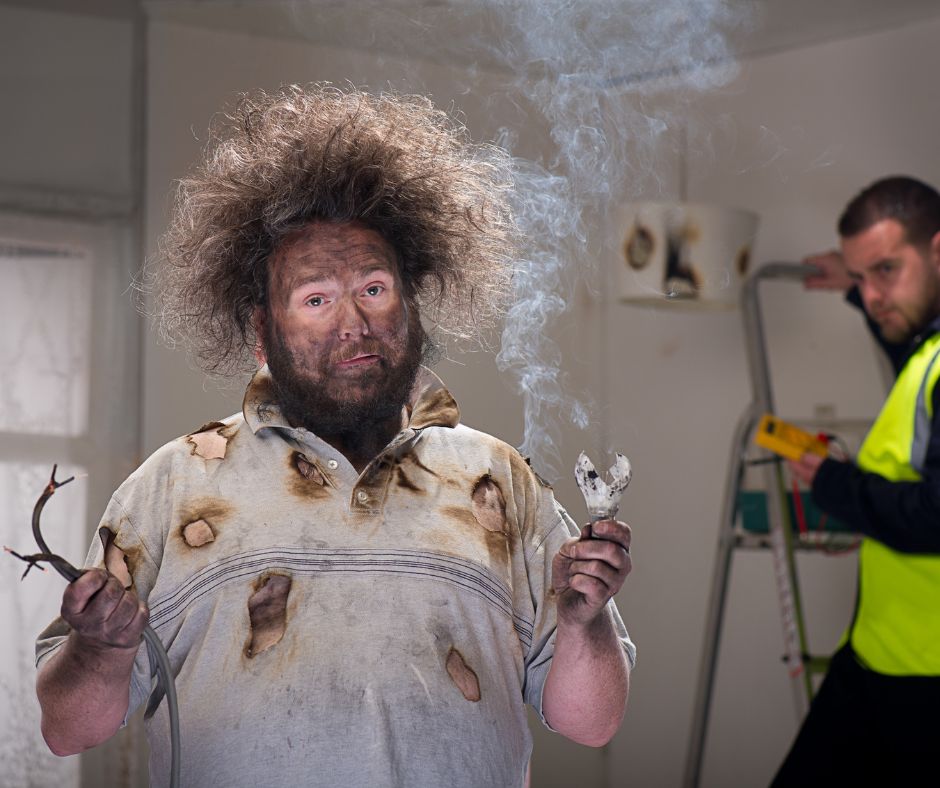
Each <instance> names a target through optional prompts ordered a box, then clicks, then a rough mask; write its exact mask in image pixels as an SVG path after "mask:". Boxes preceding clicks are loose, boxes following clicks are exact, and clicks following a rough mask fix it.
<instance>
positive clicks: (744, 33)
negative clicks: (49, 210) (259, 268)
mask: <svg viewBox="0 0 940 788" xmlns="http://www.w3.org/2000/svg"><path fill="white" fill-rule="evenodd" d="M591 2H592V0H585V7H590V3H591ZM635 3H636V0H632V2H630V3H628V2H627V0H625V2H624V7H626V6H627V5H634V7H635ZM0 4H3V5H14V6H23V7H28V8H33V9H45V10H49V11H58V12H66V13H73V14H74V13H80V14H85V15H92V16H104V17H112V18H124V19H130V18H133V16H134V15H135V13H137V12H138V11H139V10H140V9H143V10H144V12H145V13H146V14H147V16H148V17H149V18H151V19H156V20H162V21H170V22H176V23H180V24H187V25H194V26H198V27H206V28H211V29H215V30H227V31H232V32H240V33H246V34H254V35H266V36H280V37H285V38H291V39H300V40H306V41H309V42H312V43H315V44H325V45H333V46H338V47H341V48H368V49H370V50H372V51H377V52H382V53H385V54H390V55H394V54H397V53H400V52H401V51H402V44H403V42H406V43H407V44H408V49H407V51H408V52H409V54H410V55H411V56H414V57H423V58H425V59H430V60H441V61H445V60H446V61H448V62H457V63H460V62H461V61H468V62H469V61H470V60H472V61H473V62H474V63H476V64H478V65H482V66H486V65H488V64H487V63H486V62H485V57H483V59H482V60H481V56H480V50H479V49H476V50H475V51H474V52H473V53H470V52H469V50H468V49H467V48H466V47H461V46H458V45H457V44H458V42H461V41H464V40H465V39H466V33H467V31H475V32H477V33H478V34H479V35H481V36H483V35H486V33H487V30H488V26H489V27H491V26H492V25H493V24H494V15H493V14H492V13H491V10H489V11H488V10H486V9H492V7H493V6H495V5H498V4H499V3H497V2H495V0H483V2H478V3H471V2H469V0H359V1H358V2H356V0H347V1H346V2H343V1H342V0H82V2H81V3H76V2H75V0H0ZM503 5H506V3H505V2H504V3H503ZM689 5H690V6H691V5H693V3H692V2H691V0H690V2H689ZM725 5H726V6H727V7H728V8H730V9H732V10H734V11H735V14H736V16H737V18H738V19H739V20H744V23H743V24H738V25H737V27H736V28H735V29H728V30H727V38H728V41H729V43H730V46H731V49H732V51H733V52H734V54H735V55H737V56H738V57H742V56H743V57H746V56H754V55H759V54H765V53H769V52H775V51H780V50H786V49H794V48H798V47H803V46H808V45H812V44H818V43H822V42H825V41H831V40H835V39H840V38H849V37H853V36H858V35H863V34H866V33H873V32H877V31H879V30H885V29H889V28H893V27H901V26H904V25H910V24H916V23H917V22H919V21H925V20H928V19H931V18H933V17H938V16H940V3H938V2H937V1H936V0H893V2H886V0H725ZM379 8H381V10H382V12H383V15H382V21H381V23H380V24H377V25H374V26H371V25H370V24H369V20H371V19H374V18H375V15H374V14H371V13H370V9H372V10H375V9H379ZM474 9H478V10H474ZM479 9H483V10H479ZM432 41H433V44H434V46H431V45H430V42H432ZM422 42H423V43H422Z"/></svg>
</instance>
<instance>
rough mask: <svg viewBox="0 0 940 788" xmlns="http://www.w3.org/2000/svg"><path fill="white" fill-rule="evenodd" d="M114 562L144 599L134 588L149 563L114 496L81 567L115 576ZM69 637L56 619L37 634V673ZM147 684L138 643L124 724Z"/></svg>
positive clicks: (147, 668) (150, 571)
mask: <svg viewBox="0 0 940 788" xmlns="http://www.w3.org/2000/svg"><path fill="white" fill-rule="evenodd" d="M125 556H133V558H134V561H133V562H130V561H127V560H126V558H125ZM115 561H118V562H122V563H124V565H125V566H126V567H127V570H128V575H129V582H130V587H131V588H133V589H135V591H137V593H138V595H139V596H141V598H142V599H146V594H142V593H141V591H140V590H138V585H139V584H140V585H144V584H145V582H144V578H145V577H150V576H153V575H154V574H155V570H154V566H153V561H152V560H151V558H150V556H149V553H148V552H147V550H146V548H145V547H144V545H143V543H142V542H141V540H140V538H139V537H138V534H137V531H136V530H135V529H134V527H133V526H132V524H131V521H130V518H129V517H128V515H127V513H126V512H125V510H124V507H123V506H122V505H121V503H120V501H119V499H118V497H117V495H115V496H114V497H113V498H112V499H111V502H110V503H109V504H108V508H107V509H106V510H105V513H104V516H103V517H102V520H101V524H100V525H99V527H98V530H97V531H96V533H95V536H94V538H93V539H92V542H91V546H90V547H89V549H88V554H87V556H86V558H85V563H84V564H83V566H84V568H86V569H92V568H98V569H104V568H107V569H108V570H109V571H111V572H112V574H115V573H117V572H120V568H119V567H116V566H115V563H114V562H115ZM148 587H149V586H148ZM70 633H71V628H70V627H69V625H68V624H66V623H65V621H64V620H63V619H62V617H61V616H59V617H57V618H56V619H55V620H54V621H52V622H51V623H50V624H49V625H48V626H47V627H46V628H45V629H44V630H43V631H42V632H41V633H40V634H39V637H38V638H37V640H36V668H37V669H40V668H41V667H42V666H43V665H44V664H45V663H46V662H47V661H48V660H49V659H50V658H51V657H52V655H53V654H55V653H56V651H58V649H59V648H61V646H62V645H63V644H64V643H65V641H66V640H67V639H68V636H69V634H70ZM151 683H152V681H151V674H150V661H149V658H148V656H147V648H146V645H145V644H144V643H141V646H140V648H139V649H138V651H137V657H136V660H135V662H134V670H133V672H132V674H131V684H130V701H129V704H128V709H127V712H126V714H125V716H124V723H125V724H126V723H127V718H128V717H129V716H130V715H131V714H133V712H134V711H135V710H136V709H137V708H138V707H139V706H140V705H141V704H142V703H143V702H144V701H145V700H146V699H147V697H148V695H149V694H150V689H151Z"/></svg>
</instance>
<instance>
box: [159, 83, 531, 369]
mask: <svg viewBox="0 0 940 788" xmlns="http://www.w3.org/2000/svg"><path fill="white" fill-rule="evenodd" d="M511 189H512V167H511V160H510V157H509V156H508V154H507V153H506V152H505V151H503V150H502V149H500V148H498V147H496V146H494V145H486V144H476V143H473V142H472V141H471V139H470V135H469V132H468V131H467V129H466V127H465V126H463V125H462V124H461V123H459V122H458V121H456V120H454V119H453V118H451V117H449V116H448V115H447V114H446V113H444V112H442V111H440V110H436V109H435V108H434V107H433V106H432V104H431V102H430V101H429V100H428V99H427V98H425V97H421V96H402V95H398V94H394V93H382V94H379V95H373V94H370V93H367V92H365V91H362V90H359V89H354V88H346V89H340V88H337V87H334V86H332V85H329V84H322V83H317V84H314V85H310V86H307V87H299V86H296V85H295V86H290V87H286V88H283V89H281V90H280V91H278V92H277V93H275V94H266V93H264V92H258V93H253V94H249V95H245V96H243V97H242V98H241V99H240V101H239V102H238V104H237V106H236V108H235V110H234V111H233V113H232V114H231V115H227V116H224V118H223V119H222V128H221V129H219V130H218V131H217V133H213V135H212V137H211V138H210V143H209V146H208V149H207V152H206V159H205V162H204V163H203V165H202V166H201V167H200V168H199V169H198V170H197V171H196V172H195V173H194V174H192V175H190V176H189V177H186V178H184V179H183V180H182V181H181V182H180V184H179V188H178V193H177V199H176V205H175V209H174V211H173V215H172V218H171V222H170V226H169V229H168V231H167V233H166V235H165V236H164V237H163V239H162V241H161V244H160V254H159V256H158V258H157V260H156V263H157V267H156V270H152V271H151V272H150V276H149V278H150V280H151V281H152V283H153V285H154V287H155V290H156V295H157V310H158V311H157V315H156V317H157V319H158V321H159V324H160V329H161V333H162V335H163V336H164V338H165V339H167V340H169V341H170V342H171V343H174V344H175V343H182V344H184V345H185V346H187V347H188V348H189V349H190V350H191V352H192V353H193V355H194V357H195V359H196V360H197V362H198V363H199V364H200V366H202V367H203V369H205V370H206V371H208V372H212V373H215V374H220V375H226V374H233V373H237V372H241V371H243V370H245V369H248V368H249V367H250V366H251V359H252V350H253V348H254V347H255V344H256V339H257V338H256V337H255V334H254V329H253V325H252V316H253V313H254V310H255V308H256V307H257V306H264V305H265V304H266V299H267V261H268V258H269V256H270V255H271V253H272V252H273V250H274V249H275V248H276V247H277V245H278V243H279V242H280V240H281V239H283V238H284V237H285V236H286V235H287V234H288V233H290V232H291V231H293V230H295V229H296V228H298V227H300V226H302V225H303V224H306V223H307V222H310V221H312V220H317V219H319V220H326V221H360V222H362V223H364V224H365V225H367V226H368V227H370V228H372V229H373V230H375V231H377V232H378V233H379V234H380V235H382V236H383V237H384V238H385V239H386V240H387V241H388V242H389V243H390V244H391V246H392V247H393V248H394V249H395V251H396V253H397V255H398V261H399V266H400V273H401V277H402V283H403V287H404V290H405V295H406V298H407V299H408V301H409V302H411V303H412V304H414V305H416V306H417V307H418V309H419V310H420V312H421V315H422V317H423V318H424V319H425V321H426V323H427V324H428V325H429V329H430V330H431V331H432V333H438V334H442V335H443V336H444V337H445V338H447V337H454V338H459V339H468V338H470V339H472V338H477V339H479V338H481V337H482V332H483V331H484V330H485V329H486V328H488V327H489V326H490V325H492V323H493V321H494V320H495V318H497V317H498V316H499V315H500V314H501V313H502V311H503V309H504V308H505V305H506V303H507V299H508V296H509V291H510V288H509V277H510V270H511V262H512V260H513V257H514V252H515V249H516V247H517V229H516V225H515V223H514V220H513V217H512V214H511V211H510V208H509V199H510V196H511V192H510V190H511Z"/></svg>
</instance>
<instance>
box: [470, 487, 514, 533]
mask: <svg viewBox="0 0 940 788" xmlns="http://www.w3.org/2000/svg"><path fill="white" fill-rule="evenodd" d="M470 500H471V507H470V508H471V511H472V512H473V516H474V518H475V519H476V521H477V522H478V523H479V524H480V525H482V526H483V527H484V528H485V529H486V530H487V531H494V532H498V533H505V532H506V499H505V498H504V497H503V491H502V490H501V489H500V488H499V485H498V484H497V483H496V482H495V481H494V480H493V477H492V476H490V475H489V474H488V473H487V474H484V475H483V476H481V477H480V478H479V480H478V481H477V483H476V484H475V485H474V487H473V492H472V493H471V495H470Z"/></svg>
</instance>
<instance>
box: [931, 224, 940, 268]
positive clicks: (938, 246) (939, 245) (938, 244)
mask: <svg viewBox="0 0 940 788" xmlns="http://www.w3.org/2000/svg"><path fill="white" fill-rule="evenodd" d="M930 262H931V263H933V264H934V267H936V268H940V230H938V231H937V232H935V233H934V235H933V238H931V239H930Z"/></svg>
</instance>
